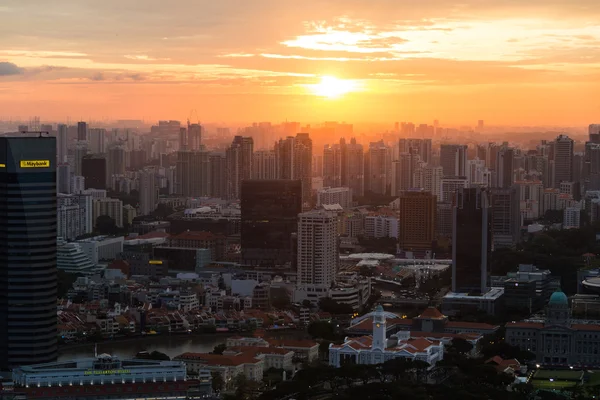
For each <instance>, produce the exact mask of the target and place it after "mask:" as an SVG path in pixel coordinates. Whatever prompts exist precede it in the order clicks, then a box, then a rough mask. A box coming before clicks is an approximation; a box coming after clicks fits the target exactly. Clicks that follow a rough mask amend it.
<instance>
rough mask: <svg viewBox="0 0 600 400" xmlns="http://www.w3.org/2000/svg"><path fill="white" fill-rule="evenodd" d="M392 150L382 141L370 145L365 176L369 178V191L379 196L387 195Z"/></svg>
mask: <svg viewBox="0 0 600 400" xmlns="http://www.w3.org/2000/svg"><path fill="white" fill-rule="evenodd" d="M390 167H391V162H390V149H389V148H388V147H387V146H386V145H385V144H384V143H383V140H382V141H379V142H375V143H371V144H370V145H369V152H368V157H367V158H366V159H365V170H367V169H368V173H367V171H365V176H368V182H369V187H368V189H369V190H370V191H371V192H373V193H377V194H385V193H386V191H387V185H388V180H391V176H388V173H389V172H391V171H390V170H391V168H390Z"/></svg>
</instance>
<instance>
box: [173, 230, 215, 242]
mask: <svg viewBox="0 0 600 400" xmlns="http://www.w3.org/2000/svg"><path fill="white" fill-rule="evenodd" d="M170 239H171V240H216V239H225V236H223V235H217V234H215V233H212V232H206V231H185V232H181V233H180V234H179V235H173V236H171V237H170Z"/></svg>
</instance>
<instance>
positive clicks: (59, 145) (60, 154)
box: [56, 124, 69, 164]
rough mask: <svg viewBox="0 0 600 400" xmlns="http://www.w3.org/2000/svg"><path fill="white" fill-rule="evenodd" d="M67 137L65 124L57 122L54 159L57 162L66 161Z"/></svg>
mask: <svg viewBox="0 0 600 400" xmlns="http://www.w3.org/2000/svg"><path fill="white" fill-rule="evenodd" d="M68 146H69V137H68V134H67V125H64V124H59V125H58V126H57V133H56V160H57V162H58V163H59V164H62V163H66V162H67V156H68V155H69V153H68Z"/></svg>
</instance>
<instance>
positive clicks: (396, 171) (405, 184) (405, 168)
mask: <svg viewBox="0 0 600 400" xmlns="http://www.w3.org/2000/svg"><path fill="white" fill-rule="evenodd" d="M418 160H419V156H418V155H417V154H411V153H400V155H399V156H398V160H397V161H394V162H393V163H392V179H391V184H392V187H391V190H392V196H400V194H401V193H402V192H403V191H405V190H409V189H412V188H414V187H415V186H414V181H413V179H414V171H415V170H416V169H417V168H416V167H417V163H418Z"/></svg>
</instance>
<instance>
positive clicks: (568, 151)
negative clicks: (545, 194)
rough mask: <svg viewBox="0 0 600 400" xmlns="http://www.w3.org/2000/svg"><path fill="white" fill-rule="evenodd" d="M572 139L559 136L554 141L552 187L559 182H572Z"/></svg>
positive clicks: (558, 185)
mask: <svg viewBox="0 0 600 400" xmlns="http://www.w3.org/2000/svg"><path fill="white" fill-rule="evenodd" d="M573 144H574V142H573V139H571V138H570V137H568V136H567V135H559V136H558V137H557V138H556V140H555V141H554V175H553V176H554V179H553V187H555V188H558V187H560V183H561V182H572V181H573Z"/></svg>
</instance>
